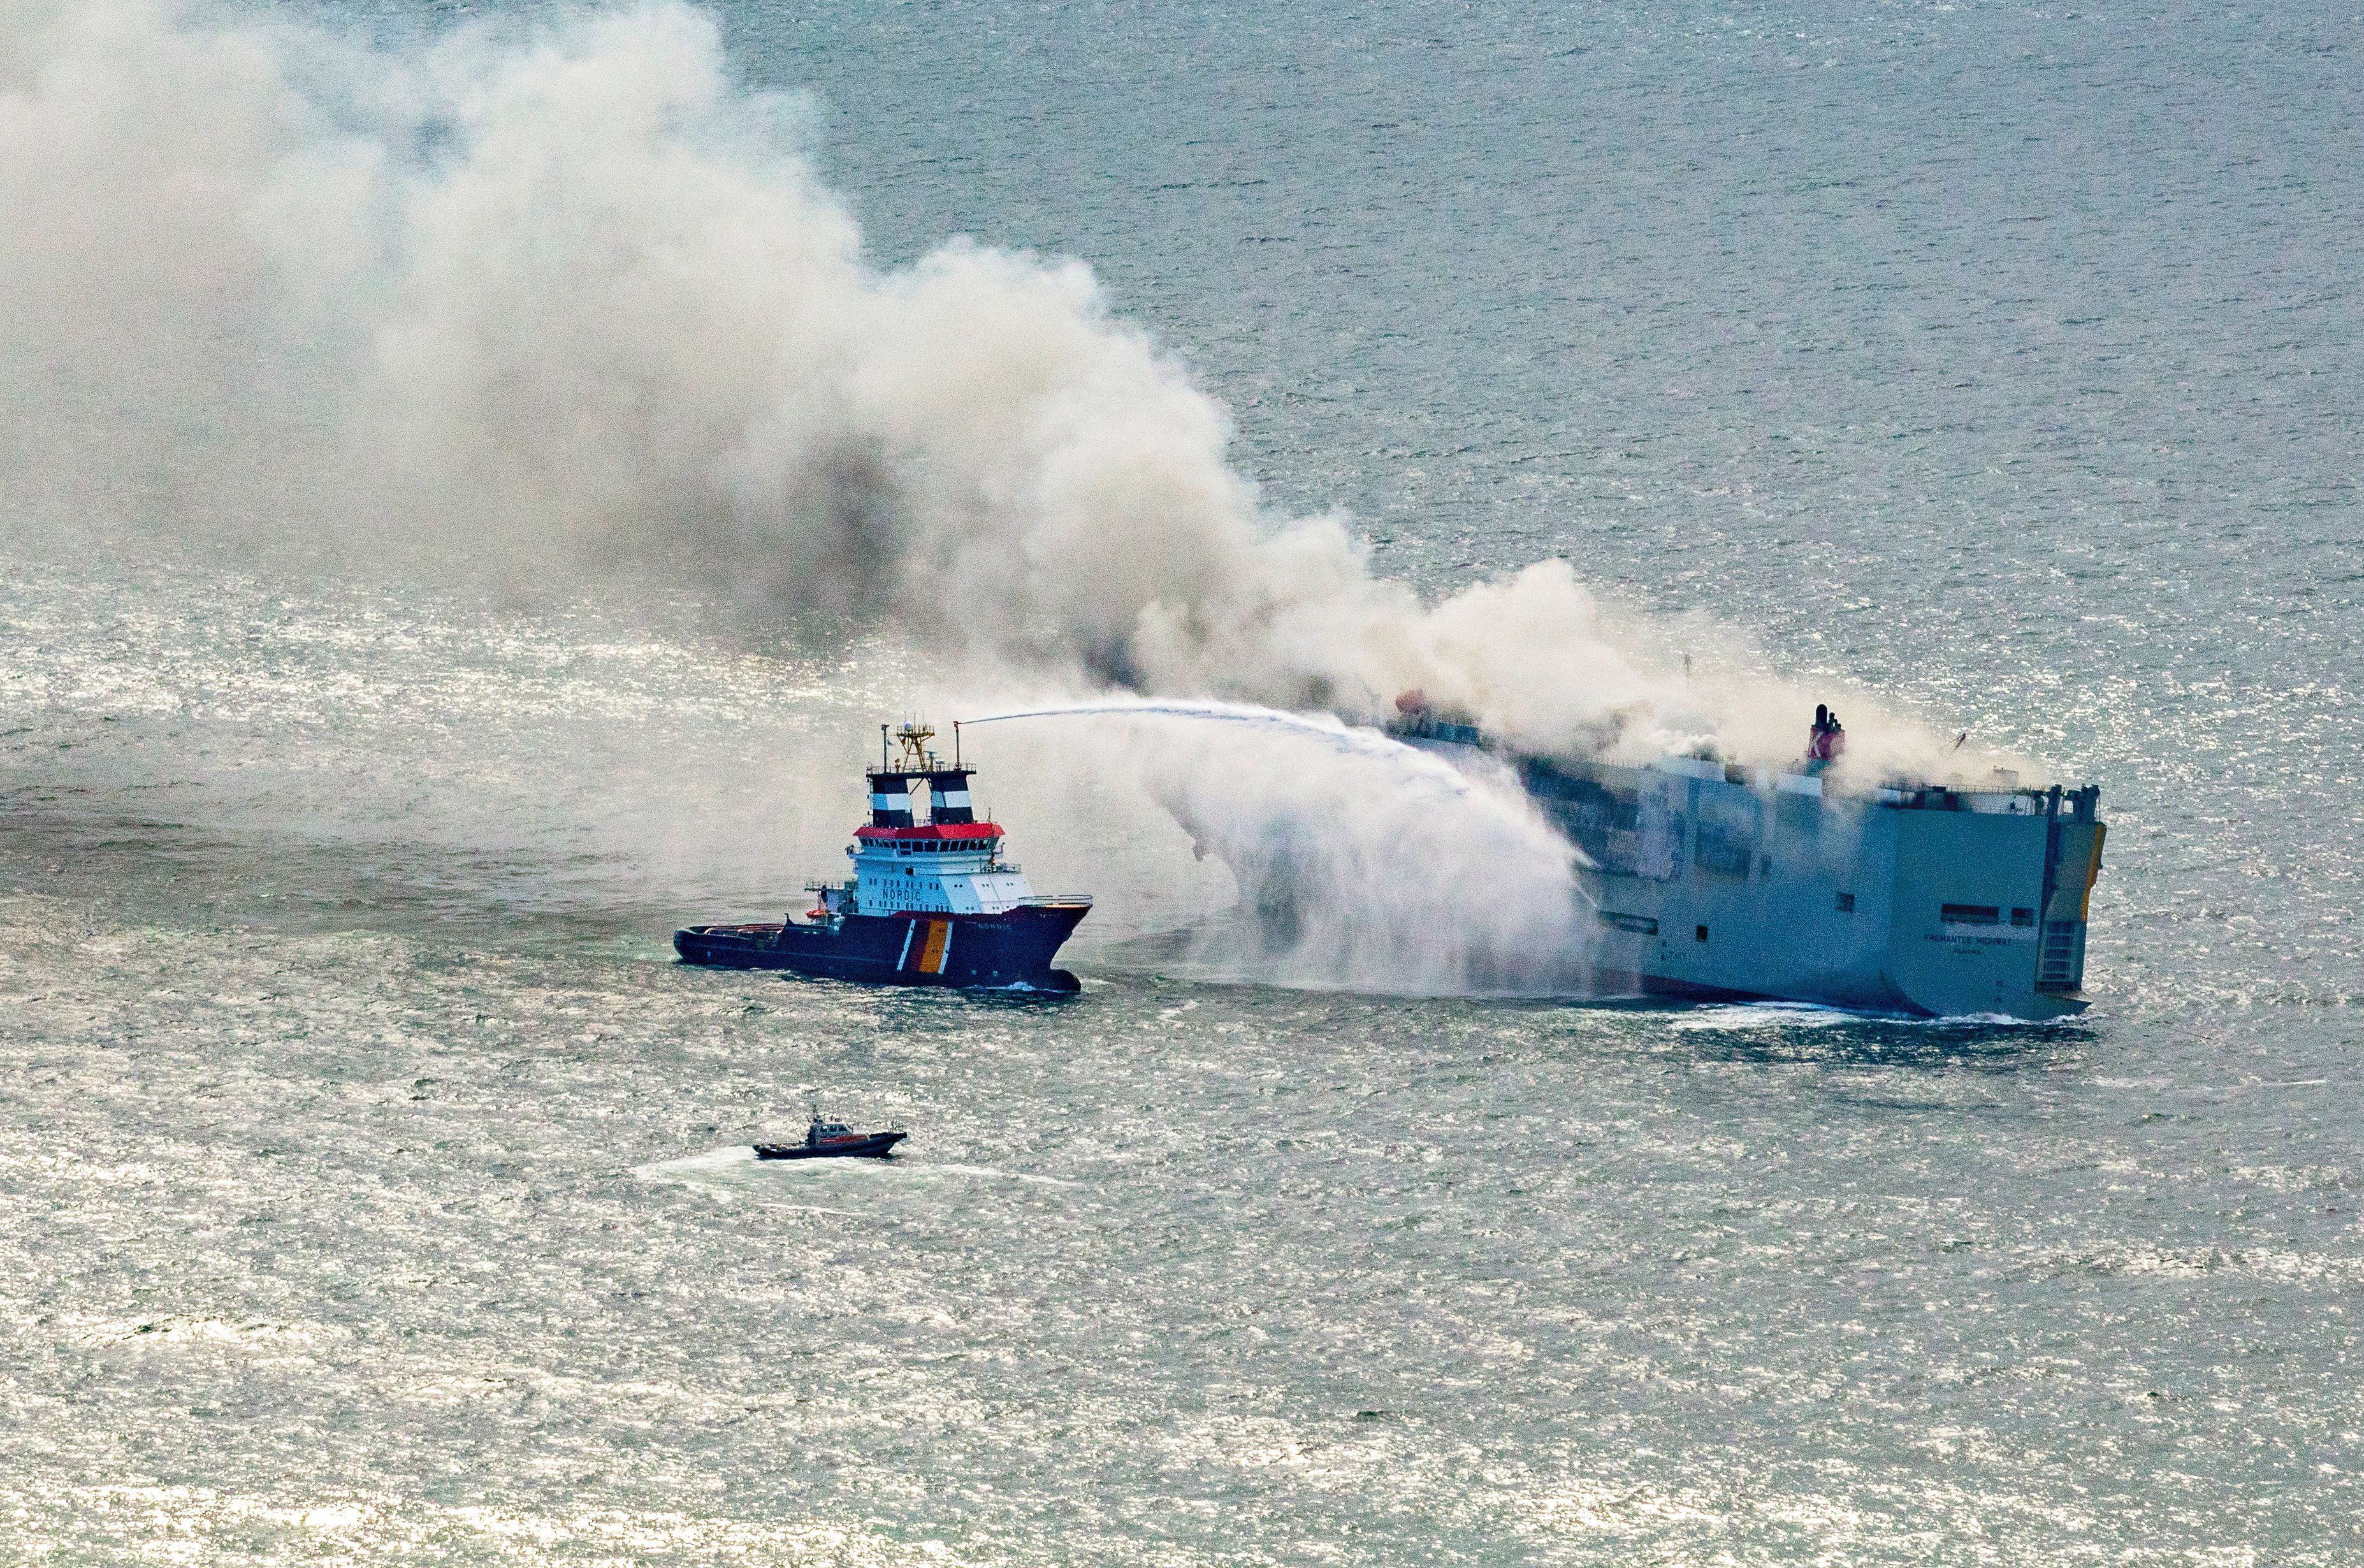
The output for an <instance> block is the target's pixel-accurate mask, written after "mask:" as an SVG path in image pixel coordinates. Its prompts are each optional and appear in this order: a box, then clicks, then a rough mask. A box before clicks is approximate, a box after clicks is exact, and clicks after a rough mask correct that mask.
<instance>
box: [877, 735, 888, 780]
mask: <svg viewBox="0 0 2364 1568" xmlns="http://www.w3.org/2000/svg"><path fill="white" fill-rule="evenodd" d="M878 771H879V772H880V773H885V772H886V771H887V727H886V726H885V725H883V724H882V725H880V726H879V727H878Z"/></svg>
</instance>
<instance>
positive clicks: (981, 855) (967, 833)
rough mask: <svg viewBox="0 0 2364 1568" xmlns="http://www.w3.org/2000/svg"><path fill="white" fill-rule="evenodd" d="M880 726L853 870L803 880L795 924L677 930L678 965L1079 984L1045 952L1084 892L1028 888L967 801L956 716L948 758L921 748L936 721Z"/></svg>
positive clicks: (1076, 913)
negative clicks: (808, 904)
mask: <svg viewBox="0 0 2364 1568" xmlns="http://www.w3.org/2000/svg"><path fill="white" fill-rule="evenodd" d="M878 730H879V757H878V766H877V767H875V768H873V769H871V770H870V771H869V772H870V820H869V822H868V823H867V824H866V825H865V826H864V827H862V828H856V829H855V830H854V834H853V840H854V841H853V844H852V845H850V846H848V848H847V849H846V851H845V853H846V856H847V858H848V859H850V860H851V861H853V877H852V879H851V880H849V881H846V882H843V883H819V882H814V883H808V884H805V890H806V891H807V892H808V893H811V894H814V895H817V899H818V901H817V902H816V903H815V905H814V906H813V907H812V908H811V909H809V910H808V911H807V912H806V915H805V918H804V919H803V920H801V921H799V920H797V919H796V918H795V917H789V918H787V919H786V920H783V921H781V922H779V923H778V924H776V925H775V924H768V923H767V924H761V925H735V926H690V927H687V928H686V929H682V930H679V931H675V933H674V938H673V945H674V951H676V952H678V953H680V954H681V957H682V962H685V963H694V964H704V965H708V966H710V967H713V968H719V969H785V970H790V971H793V972H794V973H798V974H808V975H814V976H817V977H819V978H822V979H828V980H853V981H861V982H865V983H867V984H875V985H951V986H963V987H986V988H993V989H1002V990H1013V991H1053V992H1070V991H1076V990H1080V989H1081V988H1082V987H1081V986H1080V984H1078V983H1077V981H1076V977H1075V976H1074V975H1072V974H1070V973H1067V972H1066V971H1065V970H1064V969H1054V968H1052V967H1051V959H1052V957H1053V955H1054V954H1055V953H1057V951H1059V947H1060V944H1061V943H1063V942H1065V940H1067V936H1068V934H1069V933H1070V932H1072V931H1073V930H1074V929H1076V926H1077V925H1079V924H1080V923H1081V922H1082V920H1083V918H1084V917H1085V916H1086V915H1088V914H1090V913H1091V908H1092V899H1091V895H1089V894H1087V893H1063V894H1055V895H1050V896H1047V897H1044V896H1037V895H1036V894H1035V892H1034V890H1033V888H1032V887H1031V886H1029V885H1028V884H1027V881H1026V878H1025V875H1024V874H1023V873H1021V872H1020V870H1019V869H1018V867H1017V866H1015V865H1013V864H1011V863H1010V862H1008V861H1005V860H1003V859H1002V858H1001V841H1002V832H1001V828H1000V827H999V825H998V824H996V823H992V822H980V821H978V820H977V819H976V810H975V808H974V807H973V806H971V805H970V795H969V787H968V782H969V779H970V778H971V777H972V776H973V775H974V774H975V773H976V769H974V768H970V767H965V766H963V765H962V762H961V760H960V741H959V731H960V727H959V726H958V725H957V724H955V725H954V726H953V761H952V762H951V764H950V765H949V766H948V765H946V764H945V763H944V762H942V760H941V759H939V758H938V757H937V755H936V754H935V753H934V752H933V751H930V750H929V749H928V742H929V741H931V740H934V739H935V733H936V732H935V731H934V730H932V729H930V728H927V727H926V726H924V725H913V724H906V725H904V726H903V727H902V728H900V729H899V730H897V731H895V732H894V733H893V734H892V736H891V740H893V741H894V742H895V746H894V747H893V748H890V746H889V740H890V736H889V733H888V731H887V727H886V726H885V725H883V724H882V725H880V726H879V727H878ZM915 804H923V805H924V806H926V816H925V817H924V818H922V817H920V815H919V814H918V812H917V811H915V809H914V806H915Z"/></svg>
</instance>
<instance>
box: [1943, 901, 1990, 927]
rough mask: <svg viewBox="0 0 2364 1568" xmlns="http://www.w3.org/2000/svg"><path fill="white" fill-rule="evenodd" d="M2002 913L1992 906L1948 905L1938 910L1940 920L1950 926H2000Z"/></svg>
mask: <svg viewBox="0 0 2364 1568" xmlns="http://www.w3.org/2000/svg"><path fill="white" fill-rule="evenodd" d="M1938 917H1939V918H1941V919H1943V920H1944V921H1945V922H1946V924H1947V925H1949V926H1992V925H1996V924H1999V923H2000V921H2001V919H2002V910H2001V909H1999V908H1997V907H1996V906H1993V905H1991V904H1948V905H1946V906H1944V907H1943V908H1941V909H1939V910H1938Z"/></svg>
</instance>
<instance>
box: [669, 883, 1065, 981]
mask: <svg viewBox="0 0 2364 1568" xmlns="http://www.w3.org/2000/svg"><path fill="white" fill-rule="evenodd" d="M1090 909H1091V906H1090V905H1089V904H1087V903H1083V902H1081V901H1078V902H1076V903H1072V904H1070V903H1043V904H1028V905H1021V906H1019V907H1017V908H1015V909H1009V910H1006V911H1004V912H1002V913H1000V914H998V915H963V914H940V913H934V912H914V913H912V914H909V915H848V916H845V917H842V919H840V920H838V921H837V922H836V924H835V925H834V926H833V927H832V926H827V925H821V924H814V925H810V926H797V925H752V926H691V927H689V928H687V929H684V930H679V931H675V933H674V938H673V945H674V951H676V952H678V953H680V954H681V957H682V962H685V963H694V964H700V965H704V966H707V967H709V968H715V969H784V970H787V971H790V972H792V973H797V974H808V975H812V976H814V977H815V978H817V979H823V980H850V981H855V982H858V983H861V984H870V985H949V986H953V987H955V988H975V987H985V988H993V989H1005V990H1032V991H1055V992H1069V991H1075V990H1078V989H1080V986H1079V985H1078V984H1077V982H1076V977H1075V976H1074V975H1072V974H1070V973H1067V972H1066V971H1065V970H1064V969H1054V968H1052V967H1051V960H1052V958H1053V957H1054V955H1055V954H1056V953H1057V952H1058V951H1059V947H1060V944H1062V943H1063V942H1065V940H1067V937H1068V934H1069V933H1070V932H1072V931H1074V930H1075V929H1076V926H1077V925H1078V924H1079V923H1081V921H1082V920H1083V917H1085V915H1087V913H1089V912H1090Z"/></svg>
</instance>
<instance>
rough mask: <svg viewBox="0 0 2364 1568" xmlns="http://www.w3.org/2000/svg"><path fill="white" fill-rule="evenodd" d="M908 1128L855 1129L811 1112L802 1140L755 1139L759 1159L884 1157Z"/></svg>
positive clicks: (872, 1158) (905, 1134)
mask: <svg viewBox="0 0 2364 1568" xmlns="http://www.w3.org/2000/svg"><path fill="white" fill-rule="evenodd" d="M910 1136H911V1135H910V1134H909V1133H908V1132H897V1131H892V1130H890V1131H886V1132H856V1131H854V1130H853V1129H852V1128H850V1127H848V1126H846V1125H845V1123H843V1122H842V1121H824V1120H822V1119H821V1114H820V1112H819V1111H815V1112H813V1118H812V1125H811V1126H810V1127H808V1128H806V1129H805V1140H804V1141H803V1142H802V1143H758V1144H757V1145H755V1158H756V1159H758V1160H884V1159H886V1158H887V1156H888V1155H889V1154H892V1153H893V1152H895V1145H897V1144H898V1143H900V1142H902V1141H903V1140H905V1139H906V1138H909V1137H910Z"/></svg>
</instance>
